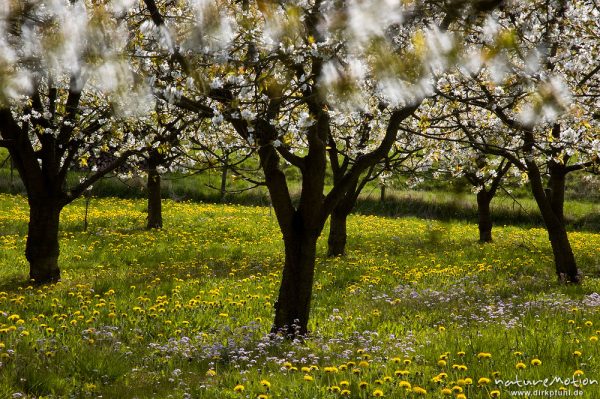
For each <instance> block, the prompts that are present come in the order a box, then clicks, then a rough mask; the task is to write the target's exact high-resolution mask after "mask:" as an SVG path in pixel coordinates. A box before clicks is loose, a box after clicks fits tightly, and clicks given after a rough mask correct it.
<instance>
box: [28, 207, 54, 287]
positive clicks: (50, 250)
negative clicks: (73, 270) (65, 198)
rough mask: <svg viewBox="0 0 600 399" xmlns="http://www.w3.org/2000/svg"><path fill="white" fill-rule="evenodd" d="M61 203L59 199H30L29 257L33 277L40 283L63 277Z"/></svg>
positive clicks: (30, 274)
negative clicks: (61, 265)
mask: <svg viewBox="0 0 600 399" xmlns="http://www.w3.org/2000/svg"><path fill="white" fill-rule="evenodd" d="M60 211H61V206H59V205H58V204H57V201H53V200H48V199H44V200H39V201H30V203H29V229H28V233H27V244H26V247H25V257H26V258H27V261H28V262H29V278H31V279H32V280H34V281H35V282H36V283H37V284H45V283H50V282H54V281H58V280H60V270H59V268H58V255H59V252H60V251H59V245H58V224H59V219H60Z"/></svg>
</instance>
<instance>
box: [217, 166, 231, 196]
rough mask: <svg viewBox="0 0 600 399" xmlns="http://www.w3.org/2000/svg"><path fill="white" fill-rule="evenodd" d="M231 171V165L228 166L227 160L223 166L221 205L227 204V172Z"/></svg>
mask: <svg viewBox="0 0 600 399" xmlns="http://www.w3.org/2000/svg"><path fill="white" fill-rule="evenodd" d="M228 171H229V165H227V160H225V163H224V164H223V167H222V168H221V187H220V190H219V191H220V198H219V201H220V202H221V203H223V202H225V196H226V195H227V172H228Z"/></svg>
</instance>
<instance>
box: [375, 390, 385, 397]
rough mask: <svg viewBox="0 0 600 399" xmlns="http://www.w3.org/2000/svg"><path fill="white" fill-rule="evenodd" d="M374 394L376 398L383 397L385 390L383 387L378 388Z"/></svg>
mask: <svg viewBox="0 0 600 399" xmlns="http://www.w3.org/2000/svg"><path fill="white" fill-rule="evenodd" d="M373 396H374V397H376V398H381V397H383V391H382V390H381V389H376V390H374V391H373Z"/></svg>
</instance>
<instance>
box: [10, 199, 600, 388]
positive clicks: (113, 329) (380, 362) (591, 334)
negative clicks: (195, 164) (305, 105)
mask: <svg viewBox="0 0 600 399" xmlns="http://www.w3.org/2000/svg"><path fill="white" fill-rule="evenodd" d="M83 205H84V204H83V202H82V201H79V202H76V203H75V204H73V205H71V206H69V207H67V208H66V209H65V210H64V212H63V215H62V220H61V227H62V232H61V235H60V243H61V256H60V263H61V267H62V271H63V273H62V274H63V282H61V283H59V284H56V285H53V286H47V287H42V288H40V287H33V286H30V285H29V284H28V283H27V282H26V280H25V276H26V274H27V264H26V261H25V258H24V256H23V252H24V245H25V238H26V227H27V218H28V208H27V203H26V200H25V199H24V198H23V197H19V196H9V195H0V248H1V251H0V341H1V343H0V398H26V397H30V398H34V397H37V398H40V397H52V398H80V397H84V398H85V397H90V398H91V397H95V398H99V397H103V398H107V399H112V398H267V397H268V398H317V399H321V398H338V397H341V396H343V395H345V396H348V397H353V398H367V397H369V398H370V397H377V396H381V395H383V396H384V397H386V398H416V397H427V398H442V397H448V398H459V399H460V398H464V397H466V398H488V397H500V398H509V397H519V396H527V395H529V396H532V397H536V396H537V397H550V395H553V396H554V397H564V396H567V395H566V394H567V393H569V394H570V395H569V396H570V397H583V398H590V399H594V398H600V383H599V382H598V381H600V342H598V338H599V337H600V312H599V310H600V295H598V293H599V292H600V234H593V233H583V232H574V233H572V234H571V235H570V237H571V240H572V244H573V247H574V251H575V254H576V257H577V259H578V262H579V264H580V267H581V269H582V271H583V273H584V274H585V276H586V277H585V278H584V280H583V284H581V285H580V286H568V285H561V284H559V283H558V282H557V281H556V278H555V275H554V273H553V270H552V267H553V266H552V259H551V250H550V248H549V245H548V242H547V238H546V234H545V232H544V231H543V230H542V229H523V228H517V227H501V226H499V227H496V228H495V230H494V238H495V241H494V243H492V244H488V245H481V244H479V243H477V242H476V237H477V228H476V225H474V224H465V223H441V222H434V221H427V220H420V219H410V218H406V219H387V218H379V217H372V216H371V217H366V216H352V217H351V218H350V219H349V226H348V230H349V237H350V239H349V243H348V249H349V254H348V255H347V256H346V257H344V258H341V259H327V258H326V257H325V253H326V248H325V245H326V239H325V238H323V239H322V240H321V241H320V243H319V252H318V261H317V272H316V281H315V286H314V298H313V307H312V313H311V316H312V318H311V322H310V329H311V331H312V334H311V335H310V337H308V339H306V340H304V341H302V342H300V341H297V342H286V341H283V340H282V339H281V338H279V337H269V335H268V331H269V328H270V322H271V319H272V313H273V302H274V300H275V298H276V297H277V290H278V287H279V284H278V282H279V276H280V272H281V265H282V261H283V252H282V251H283V245H282V242H281V239H280V233H279V230H278V227H277V223H276V220H275V217H274V215H273V213H272V212H271V211H270V210H269V208H261V207H242V206H222V205H206V204H191V203H175V202H166V203H165V204H164V219H165V228H164V229H163V230H160V231H146V230H144V228H143V227H144V224H145V214H144V208H145V204H144V203H143V202H142V201H128V200H116V199H102V200H93V201H92V202H91V207H90V210H89V215H88V217H89V227H88V231H87V232H83V231H82V227H83V219H84V207H83ZM326 233H327V232H325V233H324V237H326ZM544 379H547V380H546V382H545V384H544V382H543V380H544ZM526 383H530V384H536V383H537V385H535V386H527V387H519V386H518V384H520V385H523V384H526ZM506 385H507V386H506ZM544 385H547V386H546V387H545V386H544ZM577 385H578V386H577ZM536 394H538V395H536ZM576 394H577V396H575V395H576ZM461 395H464V396H461Z"/></svg>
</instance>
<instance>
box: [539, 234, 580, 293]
mask: <svg viewBox="0 0 600 399" xmlns="http://www.w3.org/2000/svg"><path fill="white" fill-rule="evenodd" d="M547 228H548V238H549V239H550V245H551V246H552V253H553V254H554V265H555V267H556V274H557V275H558V278H559V279H561V280H563V281H569V282H572V283H578V282H579V275H578V270H577V263H576V261H575V255H574V254H573V249H572V248H571V243H570V242H569V236H568V235H567V230H566V229H565V226H564V224H562V225H561V224H555V225H548V226H547Z"/></svg>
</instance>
